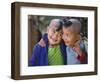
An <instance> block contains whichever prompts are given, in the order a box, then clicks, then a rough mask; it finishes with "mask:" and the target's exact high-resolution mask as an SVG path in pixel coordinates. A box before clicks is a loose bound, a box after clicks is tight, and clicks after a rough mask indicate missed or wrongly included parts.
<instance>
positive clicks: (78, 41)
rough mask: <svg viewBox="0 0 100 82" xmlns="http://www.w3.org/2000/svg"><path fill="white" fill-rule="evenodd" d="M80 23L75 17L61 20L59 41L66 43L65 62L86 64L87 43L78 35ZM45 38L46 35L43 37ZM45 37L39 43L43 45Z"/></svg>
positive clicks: (68, 63)
mask: <svg viewBox="0 0 100 82" xmlns="http://www.w3.org/2000/svg"><path fill="white" fill-rule="evenodd" d="M80 31H81V23H80V22H79V21H78V20H76V19H69V20H63V35H62V39H63V41H64V42H63V41H62V42H61V43H62V44H63V43H64V44H65V45H66V47H65V49H66V60H67V61H66V64H67V65H71V64H87V44H85V43H86V42H84V41H83V39H82V38H81V36H80ZM45 38H46V37H45ZM44 41H45V39H43V40H41V41H40V42H39V43H40V45H41V46H45V42H44Z"/></svg>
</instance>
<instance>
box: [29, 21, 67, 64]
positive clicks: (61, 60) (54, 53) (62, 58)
mask: <svg viewBox="0 0 100 82" xmlns="http://www.w3.org/2000/svg"><path fill="white" fill-rule="evenodd" d="M45 36H46V37H47V40H44V41H45V43H46V45H45V46H41V45H40V44H39V43H37V44H36V45H35V46H34V48H33V52H32V57H31V59H30V60H29V66H47V65H64V64H66V55H65V54H66V50H65V46H64V45H63V44H60V42H61V39H62V37H61V36H62V22H61V21H60V20H59V19H53V20H51V22H50V24H49V26H48V28H47V34H45V35H44V36H43V37H45Z"/></svg>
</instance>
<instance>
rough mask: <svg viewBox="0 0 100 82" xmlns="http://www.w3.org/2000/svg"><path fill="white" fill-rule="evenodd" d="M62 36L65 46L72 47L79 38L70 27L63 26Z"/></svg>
mask: <svg viewBox="0 0 100 82" xmlns="http://www.w3.org/2000/svg"><path fill="white" fill-rule="evenodd" d="M62 38H63V40H64V42H65V44H66V45H67V46H71V47H73V46H74V44H75V43H76V42H77V41H78V40H79V34H77V33H76V32H75V30H74V29H73V28H72V27H68V28H65V27H63V35H62Z"/></svg>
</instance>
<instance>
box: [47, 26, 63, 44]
mask: <svg viewBox="0 0 100 82" xmlns="http://www.w3.org/2000/svg"><path fill="white" fill-rule="evenodd" d="M47 32H48V40H49V44H51V45H57V44H59V43H60V42H61V38H62V37H61V36H62V30H59V31H57V27H54V26H53V27H50V28H48V31H47Z"/></svg>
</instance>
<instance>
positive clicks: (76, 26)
mask: <svg viewBox="0 0 100 82" xmlns="http://www.w3.org/2000/svg"><path fill="white" fill-rule="evenodd" d="M63 26H64V27H65V28H68V27H70V26H72V27H73V28H74V30H76V32H77V33H80V31H81V22H80V21H79V20H77V19H63ZM77 29H78V30H77Z"/></svg>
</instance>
